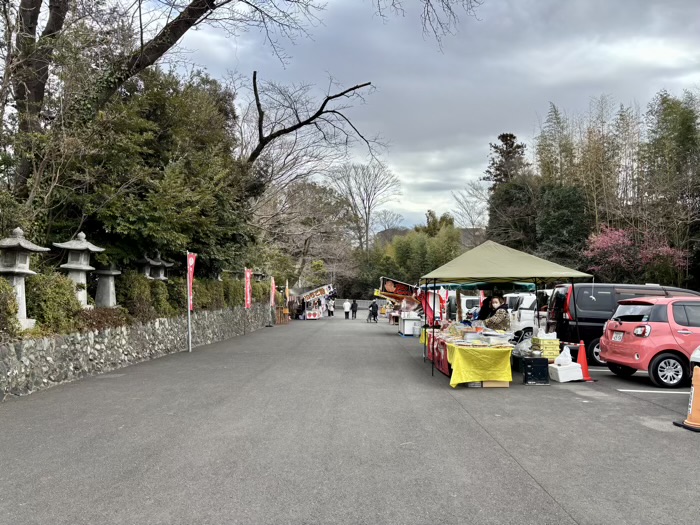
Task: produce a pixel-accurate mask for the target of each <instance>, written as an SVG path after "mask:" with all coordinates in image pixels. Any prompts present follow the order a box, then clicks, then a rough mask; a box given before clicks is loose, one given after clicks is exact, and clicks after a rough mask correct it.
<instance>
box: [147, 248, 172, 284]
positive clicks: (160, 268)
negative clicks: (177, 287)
mask: <svg viewBox="0 0 700 525" xmlns="http://www.w3.org/2000/svg"><path fill="white" fill-rule="evenodd" d="M173 265H174V263H170V262H165V261H164V260H163V259H161V258H160V252H159V251H157V250H156V256H155V257H154V258H153V259H151V277H153V279H155V280H156V281H167V280H168V277H167V276H166V275H165V270H166V269H167V268H170V267H171V266H173Z"/></svg>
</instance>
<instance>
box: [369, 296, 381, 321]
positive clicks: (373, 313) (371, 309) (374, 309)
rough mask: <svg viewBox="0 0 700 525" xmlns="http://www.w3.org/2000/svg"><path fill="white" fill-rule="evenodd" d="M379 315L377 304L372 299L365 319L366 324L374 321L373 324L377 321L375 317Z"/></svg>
mask: <svg viewBox="0 0 700 525" xmlns="http://www.w3.org/2000/svg"><path fill="white" fill-rule="evenodd" d="M378 315H379V305H378V304H377V300H376V299H374V300H373V301H372V304H370V305H369V318H368V319H367V322H369V321H374V322H375V323H376V322H378V321H377V317H378Z"/></svg>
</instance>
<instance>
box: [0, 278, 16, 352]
mask: <svg viewBox="0 0 700 525" xmlns="http://www.w3.org/2000/svg"><path fill="white" fill-rule="evenodd" d="M19 331H20V326H19V322H18V321H17V296H16V294H15V289H14V288H13V287H12V285H11V284H10V283H9V282H7V280H6V279H3V278H0V340H2V339H5V338H9V339H13V338H15V337H17V335H19Z"/></svg>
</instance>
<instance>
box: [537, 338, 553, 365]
mask: <svg viewBox="0 0 700 525" xmlns="http://www.w3.org/2000/svg"><path fill="white" fill-rule="evenodd" d="M531 349H532V351H533V352H542V357H543V358H545V359H547V360H549V362H550V363H552V362H554V360H555V359H556V358H557V357H559V339H548V338H547V339H545V338H541V337H533V338H532V347H531Z"/></svg>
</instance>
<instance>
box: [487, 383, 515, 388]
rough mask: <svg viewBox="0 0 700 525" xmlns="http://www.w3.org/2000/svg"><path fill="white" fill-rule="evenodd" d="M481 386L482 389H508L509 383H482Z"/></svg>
mask: <svg viewBox="0 0 700 525" xmlns="http://www.w3.org/2000/svg"><path fill="white" fill-rule="evenodd" d="M481 386H482V387H484V388H508V387H509V386H510V381H482V382H481Z"/></svg>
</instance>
